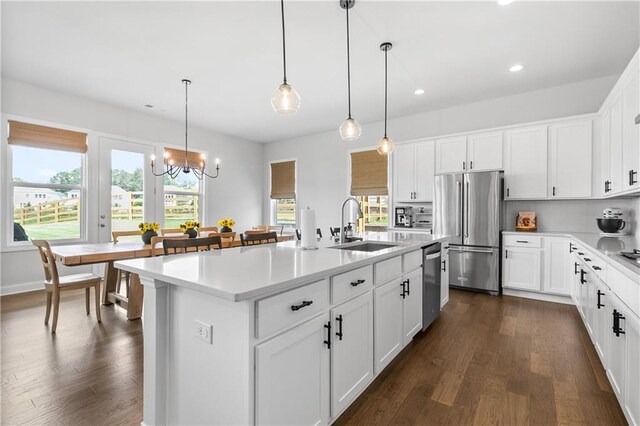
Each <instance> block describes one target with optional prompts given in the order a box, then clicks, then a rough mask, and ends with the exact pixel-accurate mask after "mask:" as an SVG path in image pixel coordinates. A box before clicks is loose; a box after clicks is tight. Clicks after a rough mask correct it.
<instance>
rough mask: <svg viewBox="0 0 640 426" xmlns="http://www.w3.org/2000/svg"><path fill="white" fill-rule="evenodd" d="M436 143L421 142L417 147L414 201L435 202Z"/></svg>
mask: <svg viewBox="0 0 640 426" xmlns="http://www.w3.org/2000/svg"><path fill="white" fill-rule="evenodd" d="M435 147H436V143H435V142H434V141H429V142H420V143H418V144H416V146H415V153H416V161H415V176H416V181H415V185H414V186H415V196H414V201H421V202H433V176H434V174H435V160H434V157H435V155H434V153H435V149H436V148H435Z"/></svg>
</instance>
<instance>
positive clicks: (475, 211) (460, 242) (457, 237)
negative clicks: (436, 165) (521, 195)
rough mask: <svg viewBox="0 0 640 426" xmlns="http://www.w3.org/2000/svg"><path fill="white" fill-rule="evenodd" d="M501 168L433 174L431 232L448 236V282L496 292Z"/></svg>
mask: <svg viewBox="0 0 640 426" xmlns="http://www.w3.org/2000/svg"><path fill="white" fill-rule="evenodd" d="M502 181H503V174H502V172H478V173H451V174H443V175H437V176H436V177H435V183H434V200H433V207H434V217H433V221H434V225H435V229H434V232H435V233H436V234H441V235H442V234H444V235H449V236H450V240H449V241H450V242H449V268H448V269H449V285H450V286H452V287H459V288H465V289H473V290H480V291H486V292H490V293H492V294H498V293H499V291H500V281H499V280H500V231H501V226H502Z"/></svg>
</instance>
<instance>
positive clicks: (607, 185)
mask: <svg viewBox="0 0 640 426" xmlns="http://www.w3.org/2000/svg"><path fill="white" fill-rule="evenodd" d="M609 191H611V181H610V180H605V181H604V192H605V193H606V192H609Z"/></svg>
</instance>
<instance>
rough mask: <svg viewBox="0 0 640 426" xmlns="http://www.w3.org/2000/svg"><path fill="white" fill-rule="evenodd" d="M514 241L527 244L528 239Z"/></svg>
mask: <svg viewBox="0 0 640 426" xmlns="http://www.w3.org/2000/svg"><path fill="white" fill-rule="evenodd" d="M516 243H523V244H529V241H523V240H516Z"/></svg>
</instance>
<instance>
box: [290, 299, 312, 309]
mask: <svg viewBox="0 0 640 426" xmlns="http://www.w3.org/2000/svg"><path fill="white" fill-rule="evenodd" d="M312 303H313V300H303V301H302V303H300V304H299V305H291V310H292V311H293V312H295V311H299V310H300V309H302V308H306V307H307V306H309V305H311V304H312Z"/></svg>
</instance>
